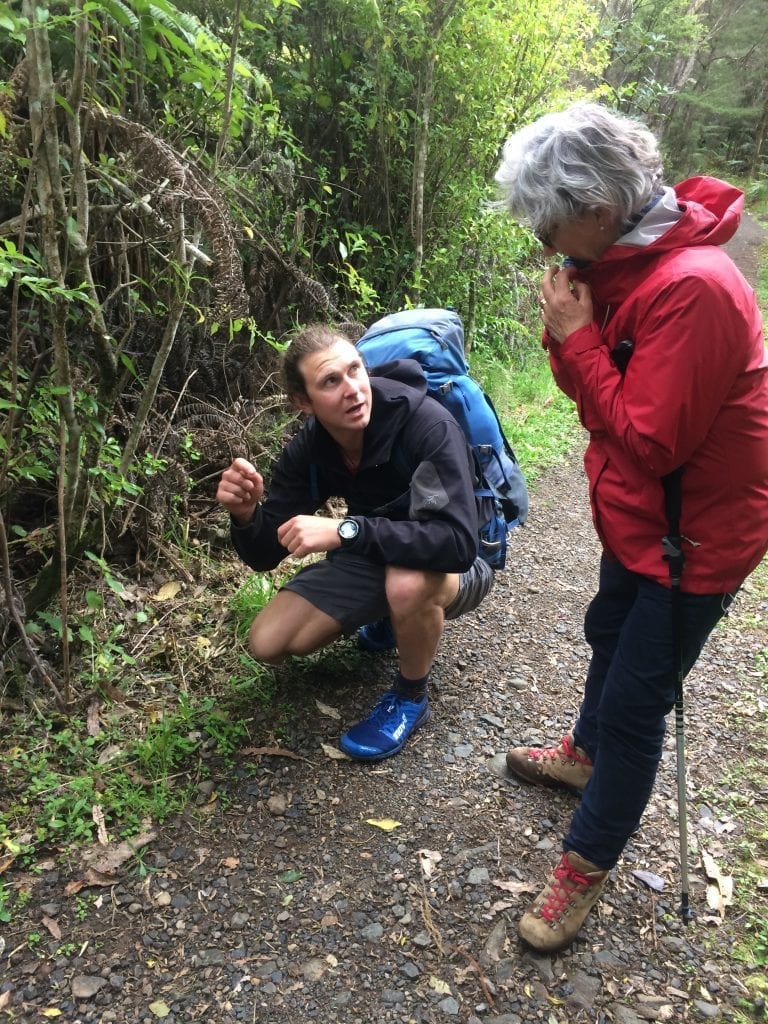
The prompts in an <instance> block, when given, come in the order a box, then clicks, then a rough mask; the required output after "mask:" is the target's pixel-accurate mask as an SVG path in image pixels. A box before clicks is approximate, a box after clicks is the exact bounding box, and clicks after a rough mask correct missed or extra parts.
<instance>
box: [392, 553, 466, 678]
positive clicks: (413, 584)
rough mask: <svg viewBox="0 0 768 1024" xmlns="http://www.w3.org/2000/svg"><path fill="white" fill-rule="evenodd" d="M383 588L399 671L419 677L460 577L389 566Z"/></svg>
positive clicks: (426, 667) (434, 650)
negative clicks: (395, 643)
mask: <svg viewBox="0 0 768 1024" xmlns="http://www.w3.org/2000/svg"><path fill="white" fill-rule="evenodd" d="M386 590H387V603H388V604H389V609H390V620H391V622H392V629H393V631H394V634H395V639H396V640H397V650H398V654H399V656H400V672H401V674H402V675H403V676H404V677H405V678H406V679H422V678H423V677H424V676H426V675H427V674H428V673H429V670H430V669H431V667H432V662H433V661H434V660H435V655H436V654H437V648H438V646H439V645H440V639H441V637H442V635H443V626H444V624H445V614H444V613H445V609H446V608H447V607H448V606H449V605H450V603H451V602H452V601H453V599H454V598H455V597H456V595H457V593H458V591H459V576H458V574H457V573H441V572H420V571H417V570H413V569H401V568H399V567H398V566H388V567H387V574H386Z"/></svg>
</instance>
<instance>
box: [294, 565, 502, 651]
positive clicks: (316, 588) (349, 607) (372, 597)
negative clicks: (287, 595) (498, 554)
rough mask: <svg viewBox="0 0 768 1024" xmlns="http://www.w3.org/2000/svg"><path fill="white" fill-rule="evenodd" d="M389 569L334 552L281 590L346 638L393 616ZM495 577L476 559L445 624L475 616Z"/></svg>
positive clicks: (464, 573)
mask: <svg viewBox="0 0 768 1024" xmlns="http://www.w3.org/2000/svg"><path fill="white" fill-rule="evenodd" d="M384 572H385V567H384V566H383V565H378V564H376V563H375V562H371V561H370V560H369V559H367V558H361V557H360V555H353V554H351V553H350V552H349V551H331V552H330V553H329V554H328V555H327V557H326V558H324V559H322V561H320V562H313V563H312V565H307V566H305V567H304V568H303V569H300V570H299V572H297V573H296V575H295V576H294V577H293V578H292V579H291V580H289V581H288V582H287V583H285V584H284V585H283V588H282V589H283V590H290V591H292V592H293V593H294V594H298V595H299V596H300V597H303V598H304V599H305V600H307V601H309V603H310V604H313V605H314V606H315V608H319V609H320V611H321V612H325V614H326V615H330V616H331V618H332V619H336V621H337V622H340V623H341V628H342V632H343V633H344V635H345V636H351V634H352V633H354V632H355V631H356V630H358V629H359V628H360V626H365V625H366V624H367V623H369V622H375V621H376V620H377V619H383V618H384V617H385V616H387V615H389V605H388V604H387V598H386V593H385V590H384ZM493 580H494V572H493V569H491V567H490V566H489V565H488V563H487V562H485V561H483V559H482V558H479V557H478V558H476V559H475V561H474V563H473V564H472V565H471V566H470V568H469V569H468V570H467V571H466V572H463V573H462V574H461V576H460V577H459V592H458V594H457V595H456V597H455V598H454V599H453V601H452V602H451V604H450V605H449V606H448V607H447V608H446V610H445V617H446V619H458V617H459V616H460V615H465V614H466V613H467V612H471V611H474V609H475V608H477V606H478V605H479V604H480V602H481V601H482V600H483V599H484V598H485V597H486V596H487V595H488V593H489V592H490V589H491V587H492V586H493Z"/></svg>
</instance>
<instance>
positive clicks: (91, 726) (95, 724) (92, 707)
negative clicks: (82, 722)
mask: <svg viewBox="0 0 768 1024" xmlns="http://www.w3.org/2000/svg"><path fill="white" fill-rule="evenodd" d="M86 722H87V729H88V735H89V736H98V735H99V733H100V732H101V722H100V721H99V703H98V701H95V700H92V701H91V703H90V704H89V705H88V715H87V718H86Z"/></svg>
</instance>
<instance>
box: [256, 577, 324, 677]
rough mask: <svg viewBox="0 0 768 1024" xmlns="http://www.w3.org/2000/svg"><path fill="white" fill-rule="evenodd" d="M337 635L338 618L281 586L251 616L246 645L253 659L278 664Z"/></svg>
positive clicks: (305, 653) (310, 651) (307, 652)
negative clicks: (261, 607) (255, 613)
mask: <svg viewBox="0 0 768 1024" xmlns="http://www.w3.org/2000/svg"><path fill="white" fill-rule="evenodd" d="M340 636H341V623H340V622H338V621H337V620H336V619H333V618H331V616H330V615H326V613H325V612H321V611H320V609H319V608H316V607H315V606H314V605H313V604H312V603H311V602H310V601H307V600H306V598H304V597H300V596H299V595H298V594H294V593H293V592H292V591H290V590H281V591H280V592H279V593H278V594H276V595H275V596H274V597H273V598H272V600H271V601H270V602H269V604H268V605H266V607H264V608H263V609H262V610H261V611H260V612H259V614H258V615H257V616H256V618H255V619H254V620H253V623H252V624H251V631H250V634H249V636H248V646H249V648H250V651H251V654H252V655H253V657H254V658H255V659H256V660H257V661H264V662H266V663H267V664H269V665H280V664H281V663H282V662H283V661H285V659H286V658H288V657H290V656H291V655H297V656H299V657H301V656H304V655H307V654H312V653H314V651H319V650H320V649H321V648H322V647H327V646H328V644H330V643H332V642H333V641H334V640H337V639H338V638H339V637H340Z"/></svg>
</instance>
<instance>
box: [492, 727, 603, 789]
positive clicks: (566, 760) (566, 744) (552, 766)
mask: <svg viewBox="0 0 768 1024" xmlns="http://www.w3.org/2000/svg"><path fill="white" fill-rule="evenodd" d="M507 768H509V770H510V771H511V772H512V774H513V775H518V776H519V777H520V778H521V779H525V781H526V782H535V783H538V785H540V786H567V787H568V788H569V789H574V790H576V792H577V793H581V792H582V790H583V789H584V787H585V786H586V784H587V782H588V781H589V777H590V775H591V774H592V762H591V761H590V759H589V758H588V757H587V755H586V754H585V753H584V751H583V750H582V749H581V747H574V745H573V737H571V736H563V739H562V741H561V743H560V745H559V746H557V747H513V749H512V750H510V751H508V752H507Z"/></svg>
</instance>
